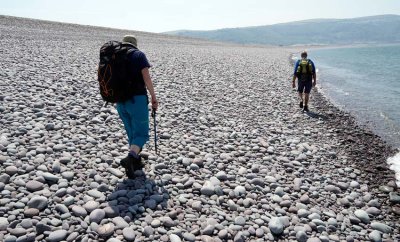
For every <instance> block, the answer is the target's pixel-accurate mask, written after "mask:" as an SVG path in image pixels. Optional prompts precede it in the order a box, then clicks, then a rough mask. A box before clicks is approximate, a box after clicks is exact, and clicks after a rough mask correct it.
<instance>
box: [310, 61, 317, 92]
mask: <svg viewBox="0 0 400 242" xmlns="http://www.w3.org/2000/svg"><path fill="white" fill-rule="evenodd" d="M311 64H312V69H313V75H312V77H313V79H314V81H313V86H314V87H315V85H317V72H316V71H315V65H314V62H313V61H311Z"/></svg>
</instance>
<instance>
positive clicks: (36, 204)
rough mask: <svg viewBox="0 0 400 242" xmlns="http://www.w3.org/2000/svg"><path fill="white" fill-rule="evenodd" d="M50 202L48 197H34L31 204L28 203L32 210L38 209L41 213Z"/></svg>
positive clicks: (30, 201)
mask: <svg viewBox="0 0 400 242" xmlns="http://www.w3.org/2000/svg"><path fill="white" fill-rule="evenodd" d="M47 203H48V200H47V198H46V197H43V196H35V197H32V198H31V199H30V200H29V202H28V204H27V205H28V207H30V208H36V209H38V210H40V211H42V210H43V209H45V208H46V207H47V205H48V204H47Z"/></svg>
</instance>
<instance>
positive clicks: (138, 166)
mask: <svg viewBox="0 0 400 242" xmlns="http://www.w3.org/2000/svg"><path fill="white" fill-rule="evenodd" d="M132 166H133V169H134V170H135V171H137V170H141V169H143V168H144V163H143V162H142V157H141V156H139V158H134V161H133V164H132Z"/></svg>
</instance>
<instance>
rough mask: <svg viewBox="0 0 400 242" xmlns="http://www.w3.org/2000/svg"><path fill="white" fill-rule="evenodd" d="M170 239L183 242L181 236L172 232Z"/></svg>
mask: <svg viewBox="0 0 400 242" xmlns="http://www.w3.org/2000/svg"><path fill="white" fill-rule="evenodd" d="M169 240H170V241H171V242H181V241H182V240H181V238H180V237H179V236H178V235H176V234H170V235H169Z"/></svg>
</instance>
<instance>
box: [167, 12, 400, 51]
mask: <svg viewBox="0 0 400 242" xmlns="http://www.w3.org/2000/svg"><path fill="white" fill-rule="evenodd" d="M167 34H173V35H179V36H187V37H195V38H204V39H210V40H216V41H226V42H234V43H239V44H268V45H311V44H317V45H326V44H366V43H398V42H400V16H399V15H379V16H371V17H362V18H352V19H312V20H304V21H298V22H290V23H284V24H274V25H266V26H255V27H244V28H226V29H218V30H210V31H191V30H178V31H171V32H167Z"/></svg>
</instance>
